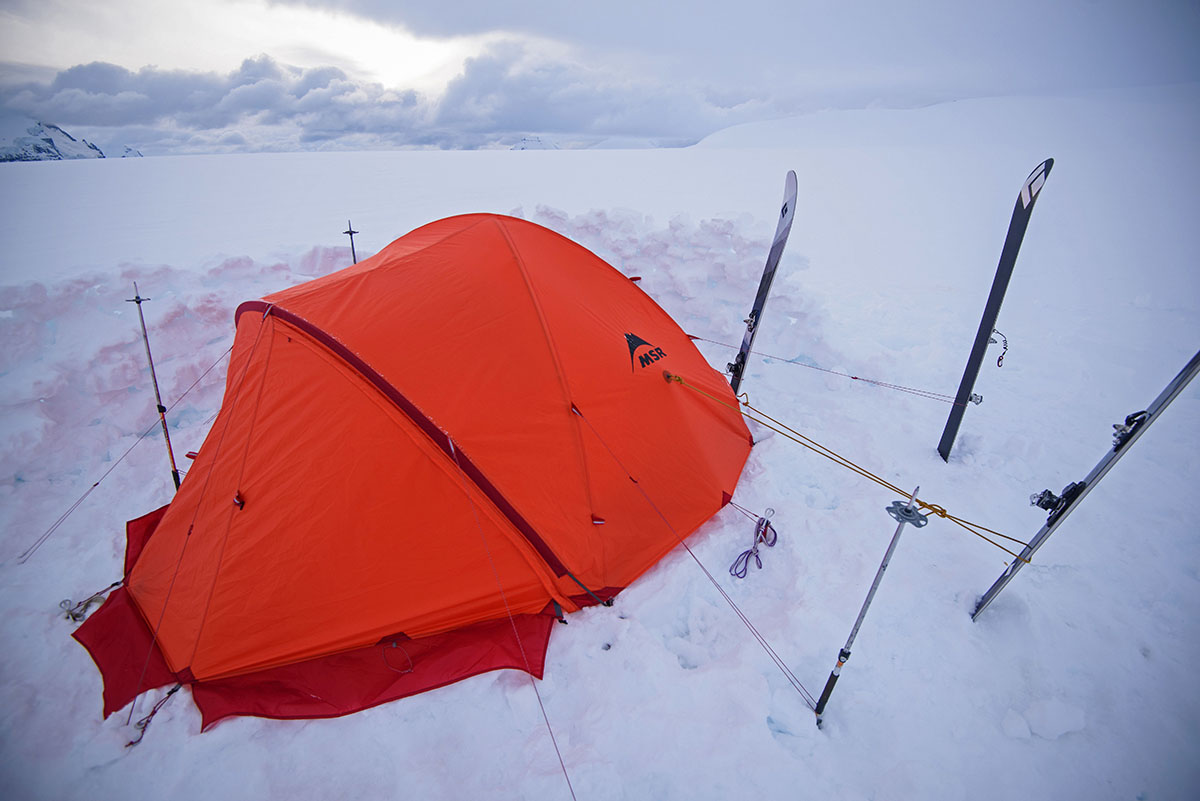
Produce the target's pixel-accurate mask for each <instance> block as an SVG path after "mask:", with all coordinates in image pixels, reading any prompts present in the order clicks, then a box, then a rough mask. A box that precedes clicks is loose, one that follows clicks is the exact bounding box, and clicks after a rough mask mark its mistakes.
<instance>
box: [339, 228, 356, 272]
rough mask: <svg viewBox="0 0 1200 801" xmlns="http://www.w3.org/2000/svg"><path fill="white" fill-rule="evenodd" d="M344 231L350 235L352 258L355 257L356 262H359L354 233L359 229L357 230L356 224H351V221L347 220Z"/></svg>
mask: <svg viewBox="0 0 1200 801" xmlns="http://www.w3.org/2000/svg"><path fill="white" fill-rule="evenodd" d="M342 233H343V234H346V235H347V236H349V237H350V258H352V259H354V263H355V264H358V254H357V253H355V252H354V235H355V234H357V233H358V231H355V230H354V226H353V225H351V224H350V221H349V220H346V230H345V231H342Z"/></svg>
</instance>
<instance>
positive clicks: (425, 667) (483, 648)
mask: <svg viewBox="0 0 1200 801" xmlns="http://www.w3.org/2000/svg"><path fill="white" fill-rule="evenodd" d="M513 625H516V627H517V631H518V632H519V633H520V643H519V644H518V642H517V640H516V638H515V637H514V636H513ZM553 626H554V618H553V617H552V616H550V615H544V614H539V615H517V616H516V617H514V618H513V619H512V622H510V621H509V620H508V619H507V618H506V619H504V620H491V621H486V622H483V623H476V624H474V625H471V626H467V627H465V628H462V629H457V630H455V631H450V632H446V633H445V634H437V635H434V636H432V637H422V638H420V639H417V640H413V639H409V638H407V637H405V636H403V635H400V636H398V637H394V638H386V639H385V640H383V641H382V642H380V643H378V644H376V645H371V646H367V647H365V648H359V649H356V650H353V651H347V652H345V653H341V654H334V655H332V656H325V657H320V658H317V659H310V660H308V661H306V662H299V663H297V664H293V665H284V666H281V667H276V668H269V669H267V670H261V671H258V672H257V673H248V674H244V675H241V676H233V677H230V678H227V679H215V680H213V681H202V682H197V683H195V684H193V685H192V699H193V700H194V701H195V703H196V706H197V707H199V708H200V713H201V715H202V716H203V719H204V723H203V728H204V729H205V730H207V729H208V727H209V726H212V725H213V724H214V723H216V722H217V721H219V720H221V719H222V718H226V717H230V716H232V715H254V716H257V717H263V718H277V719H282V720H291V719H299V718H332V717H338V716H340V715H348V714H350V713H352V712H358V711H360V710H363V709H368V708H370V707H373V706H378V705H379V704H383V703H386V702H388V701H394V700H396V699H397V698H404V697H407V696H410V695H416V694H417V693H422V692H425V691H427V690H433V689H436V688H438V687H444V686H445V685H447V684H452V683H454V682H456V681H461V680H462V679H465V678H469V677H471V676H476V675H479V674H480V673H486V672H488V671H491V670H501V669H504V668H513V669H516V670H526V659H528V672H529V673H530V674H531V675H533V676H534V677H535V678H538V679H540V678H541V677H542V672H543V670H544V668H545V664H546V648H547V646H548V645H549V642H550V630H551V628H552V627H553ZM522 649H523V650H524V654H522Z"/></svg>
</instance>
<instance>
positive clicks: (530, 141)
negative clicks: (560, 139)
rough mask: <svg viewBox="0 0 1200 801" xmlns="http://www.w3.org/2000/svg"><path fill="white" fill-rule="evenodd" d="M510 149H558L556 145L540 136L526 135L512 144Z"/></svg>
mask: <svg viewBox="0 0 1200 801" xmlns="http://www.w3.org/2000/svg"><path fill="white" fill-rule="evenodd" d="M510 150H558V145H556V144H554V142H551V141H550V140H548V139H545V140H544V139H542V137H540V136H526V137H524V138H523V139H521V141H520V142H517V143H516V144H515V145H513V146H512V147H511V148H510Z"/></svg>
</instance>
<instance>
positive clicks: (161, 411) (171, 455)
mask: <svg viewBox="0 0 1200 801" xmlns="http://www.w3.org/2000/svg"><path fill="white" fill-rule="evenodd" d="M148 300H150V298H143V297H142V296H141V295H140V294H139V293H138V285H137V281H134V282H133V297H132V298H127V299H126V301H125V302H126V303H136V304H137V310H138V319H139V320H140V321H141V323H142V342H144V343H145V344H146V361H148V362H150V381H151V382H152V383H153V384H154V402H155V404H156V405H157V407H158V420H159V422H160V423H162V432H163V439H165V440H166V441H167V458H168V459H170V460H171V478H172V479H173V480H174V481H175V489H176V490H178V489H179V468H178V467H176V466H175V452H174V451H173V450H172V449H171V432H170V431H169V430H168V429H167V407H166V406H163V402H162V395H160V394H159V391H158V375H157V374H155V372H154V357H153V356H151V355H150V335H149V334H148V333H147V332H146V318H145V316H144V315H143V314H142V304H143V303H144V302H146V301H148Z"/></svg>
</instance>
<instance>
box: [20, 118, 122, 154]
mask: <svg viewBox="0 0 1200 801" xmlns="http://www.w3.org/2000/svg"><path fill="white" fill-rule="evenodd" d="M25 132H26V134H28V136H19V137H17V138H15V139H13V140H12V143H11V144H8V145H3V146H0V161H61V160H63V159H102V158H104V152H103V151H102V150H100V148H98V147H96V146H95V145H93V144H92V143H91V142H89V141H87V140H86V139H76V138H75V137H73V136H71V135H70V134H69V133H67V132H66V131H64V130H63V129H62V128H59V127H58V126H57V125H51V124H50V123H48V122H38V123H35V124H33V125H31V126H30V127H29V128H27V129H26V131H25ZM125 155H127V156H128V155H138V156H140V155H142V154H141V153H138V152H137V151H136V150H134V151H132V152H130V150H129V148H126V153H125Z"/></svg>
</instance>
